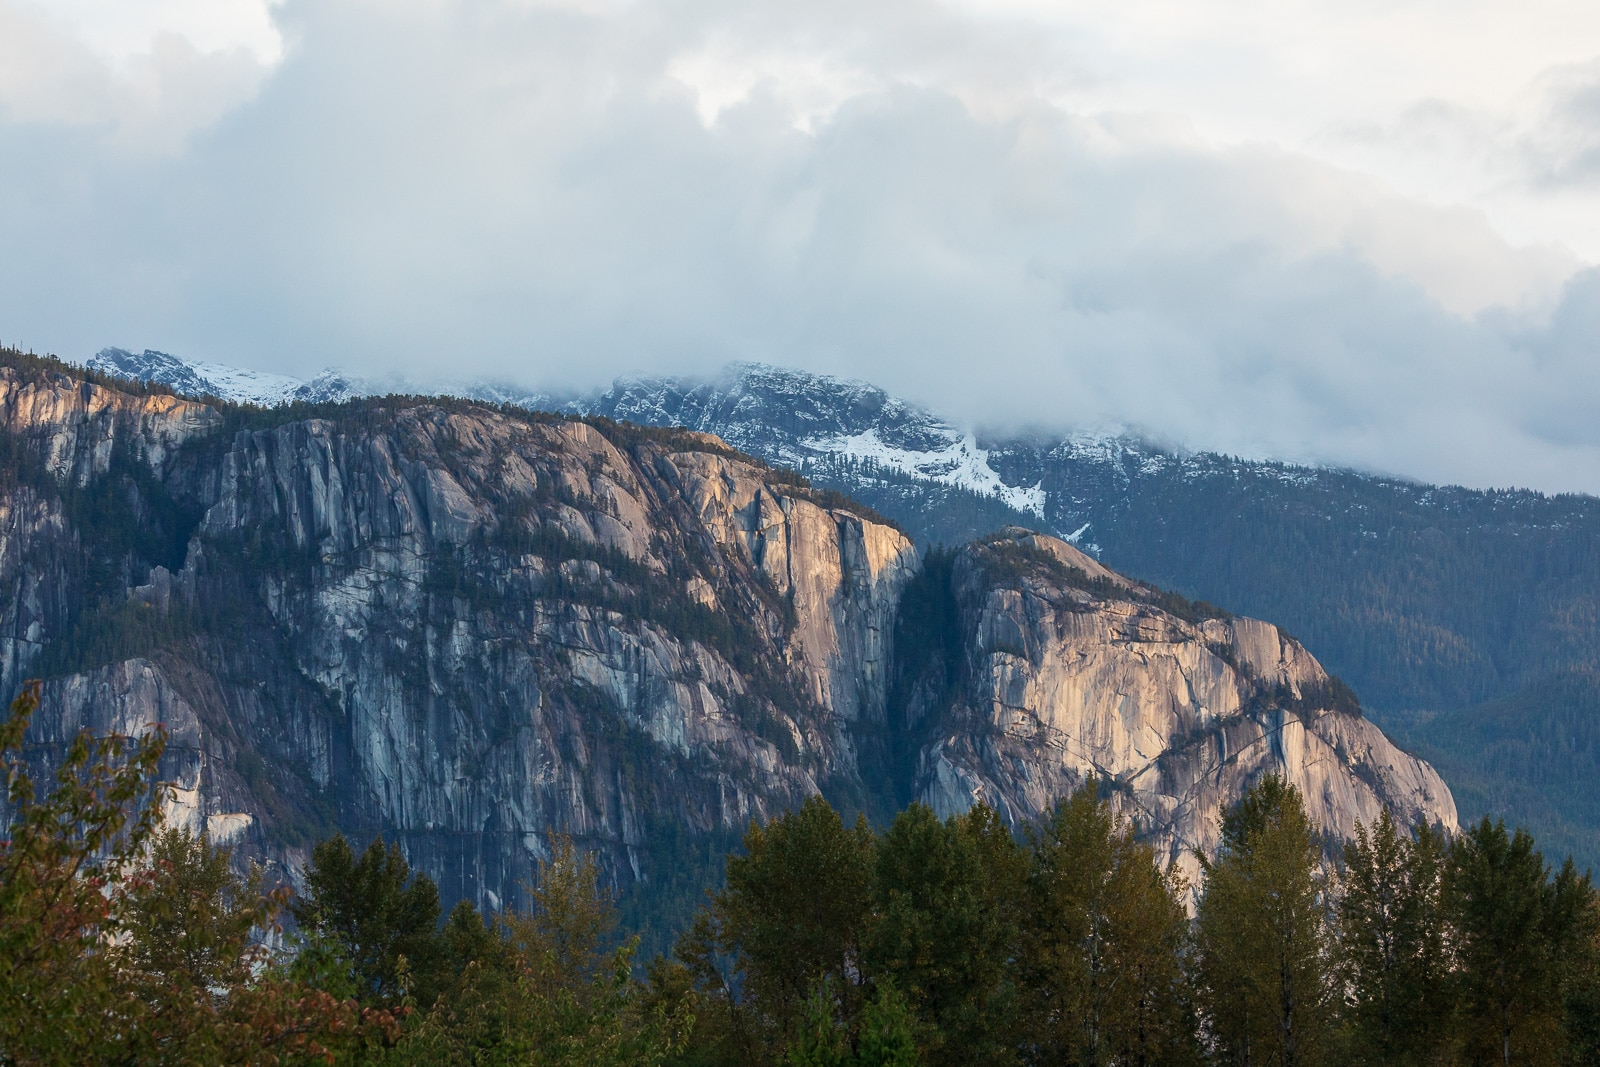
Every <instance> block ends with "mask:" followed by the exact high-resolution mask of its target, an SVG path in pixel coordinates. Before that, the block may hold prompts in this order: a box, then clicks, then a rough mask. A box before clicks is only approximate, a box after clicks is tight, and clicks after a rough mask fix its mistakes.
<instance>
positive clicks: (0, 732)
mask: <svg viewBox="0 0 1600 1067" xmlns="http://www.w3.org/2000/svg"><path fill="white" fill-rule="evenodd" d="M36 703H37V690H36V689H30V690H29V691H27V692H25V693H24V694H23V696H22V697H21V698H19V699H18V701H17V702H16V703H15V704H14V705H13V706H12V714H11V716H10V719H9V720H8V721H7V722H6V723H5V724H4V726H3V729H0V745H3V747H4V752H5V755H6V772H7V777H8V803H9V807H10V811H11V829H10V838H9V839H8V840H6V841H5V842H4V845H3V847H0V1062H3V1063H17V1064H35V1063H37V1064H69V1063H112V1062H118V1063H173V1064H215V1063H261V1064H288V1063H310V1062H322V1063H359V1064H382V1065H401V1064H514V1063H537V1064H573V1065H577V1064H660V1065H663V1067H665V1065H670V1064H676V1065H682V1067H690V1065H695V1067H712V1065H720V1064H774V1065H778V1064H790V1065H795V1067H801V1065H806V1067H813V1065H829V1067H841V1065H847V1064H848V1065H868V1064H871V1065H899V1067H910V1065H914V1064H926V1065H940V1064H951V1065H954V1064H1015V1065H1025V1064H1061V1063H1068V1064H1082V1065H1095V1067H1099V1065H1106V1067H1111V1065H1154V1064H1174V1065H1186V1064H1193V1065H1197V1067H1198V1065H1201V1064H1218V1065H1222V1064H1230V1065H1232V1064H1240V1065H1242V1064H1269V1065H1279V1067H1314V1065H1321V1064H1330V1065H1331V1064H1404V1065H1412V1064H1415V1065H1424V1064H1428V1065H1453V1064H1461V1065H1476V1064H1530V1065H1536V1064H1550V1065H1559V1064H1583V1063H1594V1062H1597V1059H1600V898H1597V894H1596V892H1595V890H1594V888H1593V887H1592V886H1591V885H1590V882H1589V879H1588V877H1587V876H1579V875H1578V873H1577V872H1576V870H1575V869H1574V868H1573V866H1572V864H1571V863H1570V861H1569V862H1568V863H1567V864H1565V865H1564V866H1563V867H1562V868H1561V869H1560V870H1558V871H1555V872H1552V871H1551V869H1550V868H1549V866H1548V865H1547V864H1546V863H1545V861H1544V859H1543V857H1542V856H1541V854H1540V853H1539V852H1538V850H1537V849H1536V848H1535V847H1534V843H1533V840H1532V838H1530V837H1529V836H1528V835H1527V834H1526V833H1525V832H1523V831H1521V830H1518V831H1516V832H1514V833H1512V832H1508V831H1507V830H1506V828H1505V827H1504V825H1503V824H1501V823H1494V822H1490V821H1488V820H1484V821H1483V822H1481V823H1480V824H1478V825H1477V826H1475V827H1472V828H1471V829H1470V830H1468V831H1466V832H1464V833H1462V834H1461V835H1459V836H1458V837H1456V838H1455V839H1454V840H1449V839H1447V838H1446V837H1445V836H1444V835H1442V834H1441V833H1439V832H1438V831H1437V830H1436V829H1433V828H1430V827H1427V826H1419V827H1416V828H1415V829H1414V830H1409V831H1408V830H1407V829H1405V828H1403V827H1399V826H1397V825H1396V824H1395V823H1394V821H1393V820H1392V819H1390V818H1389V817H1388V816H1387V815H1384V816H1383V817H1381V818H1380V819H1379V820H1378V821H1377V822H1376V823H1375V824H1374V825H1372V826H1364V827H1360V828H1359V829H1358V831H1357V833H1356V835H1355V839H1354V840H1353V841H1350V842H1347V843H1345V845H1344V848H1343V850H1342V853H1341V858H1340V860H1339V862H1338V863H1337V864H1334V863H1331V862H1330V861H1329V860H1328V859H1327V856H1328V852H1327V850H1326V849H1325V847H1324V841H1323V840H1322V838H1321V836H1320V835H1319V834H1318V833H1317V831H1316V830H1315V828H1314V827H1313V826H1312V825H1311V823H1310V821H1309V820H1308V818H1307V816H1306V811H1305V807H1304V804H1303V802H1302V800H1301V798H1300V796H1299V794H1298V793H1297V792H1296V791H1295V789H1294V788H1293V787H1292V786H1290V785H1288V784H1287V783H1285V782H1284V781H1282V780H1280V779H1277V778H1271V777H1268V778H1265V779H1262V780H1261V781H1259V782H1258V783H1257V784H1256V785H1255V786H1254V787H1253V788H1251V789H1250V790H1249V791H1248V792H1247V793H1246V794H1245V795H1244V797H1243V798H1242V799H1241V800H1240V801H1239V803H1238V804H1237V805H1235V807H1234V808H1233V809H1232V810H1230V811H1229V812H1228V814H1227V815H1226V817H1225V819H1224V822H1223V826H1222V844H1221V847H1220V848H1219V850H1218V852H1217V854H1216V855H1215V856H1213V857H1211V858H1210V859H1208V860H1206V861H1204V862H1203V863H1202V867H1201V878H1200V881H1199V883H1198V884H1197V885H1189V884H1186V883H1185V881H1184V880H1183V879H1182V877H1181V876H1179V875H1178V874H1177V873H1176V871H1175V870H1174V869H1173V868H1172V867H1171V866H1170V865H1168V864H1166V863H1164V862H1163V861H1162V858H1161V857H1159V856H1158V855H1157V854H1156V853H1155V852H1154V851H1153V849H1152V848H1151V846H1150V845H1149V844H1148V843H1147V842H1144V841H1142V840H1141V839H1140V838H1139V836H1138V834H1137V833H1136V828H1135V827H1133V826H1132V825H1130V824H1129V823H1127V822H1126V821H1125V820H1123V819H1122V818H1120V817H1119V816H1118V815H1117V814H1116V813H1115V812H1114V811H1113V809H1112V807H1111V805H1110V803H1109V802H1108V801H1107V800H1106V799H1105V798H1103V797H1102V796H1101V790H1100V789H1099V786H1098V783H1096V782H1094V781H1092V780H1091V781H1090V782H1089V783H1087V784H1086V785H1085V786H1084V788H1082V789H1080V790H1079V791H1078V792H1077V793H1075V794H1074V795H1072V796H1070V797H1067V798H1064V799H1062V800H1061V801H1060V803H1058V804H1057V806H1056V807H1055V809H1054V810H1053V811H1052V812H1051V814H1050V816H1049V817H1048V818H1046V819H1045V820H1044V821H1043V822H1042V823H1041V824H1040V825H1037V826H1034V827H1031V828H1028V829H1027V830H1026V832H1025V833H1024V835H1023V836H1022V837H1021V838H1020V839H1019V838H1018V837H1017V836H1015V835H1013V833H1012V832H1011V831H1010V830H1009V829H1008V828H1007V827H1006V826H1005V825H1004V823H1003V822H1002V821H1001V819H1000V818H999V816H998V815H997V814H996V813H995V812H994V811H992V810H991V809H989V808H986V807H983V806H978V807H975V808H973V809H971V810H970V811H967V812H965V813H963V814H960V815H954V816H951V817H949V818H946V819H939V818H938V817H937V816H936V815H935V814H934V813H933V812H932V811H931V810H930V809H928V808H927V807H925V806H923V805H920V804H913V805H911V806H910V807H908V808H906V809H905V810H904V811H902V812H901V813H900V814H899V815H898V816H897V817H896V818H895V819H894V820H893V821H892V823H891V824H890V825H889V826H888V827H887V828H885V829H883V830H881V831H875V830H873V829H872V828H871V827H869V826H868V824H867V823H866V821H865V820H864V819H863V818H859V817H858V818H857V820H856V821H855V822H854V824H847V823H846V822H845V821H844V820H843V819H841V818H840V816H839V814H838V813H837V812H836V811H835V810H834V809H833V808H831V807H830V806H829V805H828V804H827V803H826V802H824V801H823V800H821V799H820V798H814V799H812V800H810V801H808V802H807V803H806V804H805V805H803V806H802V807H801V808H800V809H799V810H797V811H793V812H790V813H788V814H786V815H783V816H780V817H778V818H776V819H774V820H772V821H771V822H769V823H767V824H766V825H759V824H752V826H751V827H750V829H749V831H748V833H747V834H746V836H745V841H744V848H743V850H742V852H741V853H739V854H736V855H734V856H732V857H731V858H729V860H728V861H727V869H726V878H725V881H724V883H723V885H722V888H721V889H720V890H718V891H717V892H715V893H712V894H711V895H710V896H709V897H708V898H707V901H706V904H705V906H704V908H703V909H702V910H701V912H700V913H699V915H698V916H697V917H696V918H695V920H694V921H693V923H692V925H691V926H690V927H689V928H688V929H687V930H686V931H685V932H684V933H683V935H682V936H681V937H680V938H679V940H678V942H677V946H676V950H675V952H674V956H673V957H672V958H666V957H658V958H657V959H655V961H654V962H652V963H650V964H649V965H648V966H647V967H640V966H639V965H638V962H637V961H636V959H635V951H636V946H637V944H638V939H637V937H628V936H622V935H620V934H619V933H618V931H617V912H616V910H615V909H614V907H613V906H612V903H611V901H610V900H609V899H608V897H607V895H606V893H605V892H604V890H603V889H602V887H601V885H600V877H599V874H600V872H599V869H598V867H597V866H596V864H595V863H594V861H593V858H592V857H590V856H586V855H583V854H581V853H579V852H578V851H577V850H576V849H575V848H574V847H573V845H572V844H571V843H570V842H567V841H563V840H560V839H557V840H556V841H555V842H554V845H553V848H552V852H551V855H550V856H549V857H548V859H547V860H546V861H545V862H544V863H542V864H541V865H540V870H539V874H538V878H537V880H536V884H535V885H533V886H532V887H530V898H531V900H530V904H529V905H528V907H527V908H526V909H523V910H515V911H509V912H503V913H499V914H492V915H488V916H485V915H482V914H480V913H479V912H478V911H477V910H476V909H475V908H474V907H472V905H471V904H469V903H465V902H463V903H461V904H458V905H457V906H456V907H455V908H454V909H453V910H452V911H451V912H450V913H449V914H448V915H447V916H445V915H442V914H441V908H440V902H439V895H438V892H437V890H436V888H435V887H434V884H433V883H432V882H431V881H430V880H429V879H428V878H427V876H426V875H422V874H419V873H415V872H413V871H411V870H410V868H409V866H408V864H407V862H406V860H405V858H404V856H403V855H402V854H401V852H400V851H399V849H398V848H396V847H395V846H393V845H388V844H385V843H384V842H383V841H382V840H376V841H373V842H372V843H371V844H370V845H369V846H368V847H367V848H366V849H364V850H363V851H361V852H359V853H358V852H357V851H356V850H355V849H354V848H352V847H351V845H350V844H349V843H348V842H347V841H346V840H345V839H344V838H342V837H334V838H332V839H330V840H326V841H323V842H322V843H321V844H319V845H318V846H317V847H316V848H315V849H314V850H313V853H312V855H311V861H310V863H309V865H308V866H307V869H306V871H305V877H304V889H303V891H302V892H301V893H300V894H299V895H297V896H295V895H292V894H291V893H290V892H289V891H288V890H287V889H286V888H279V889H274V890H270V891H268V890H266V888H265V887H264V886H263V885H262V884H261V879H260V876H259V874H258V873H254V872H252V873H250V874H248V875H245V876H241V875H240V874H239V873H238V871H237V870H236V869H235V867H234V865H233V864H232V862H231V857H230V855H229V853H228V851H227V849H225V848H222V847H218V846H216V845H214V844H212V843H211V842H209V841H207V840H206V839H205V838H203V837H196V836H193V835H191V834H189V833H188V832H187V831H182V830H173V829H170V828H164V827H162V826H161V824H160V818H159V815H158V812H159V808H158V807H157V806H156V805H155V804H154V803H153V800H154V799H155V787H154V786H153V785H152V778H153V772H154V768H155V764H156V760H157V759H158V758H159V756H160V753H161V750H162V744H163V739H162V737H161V735H160V733H159V732H155V733H152V734H150V735H147V736H145V737H143V738H134V739H107V740H98V741H97V740H94V739H91V738H89V737H87V736H84V737H81V738H79V740H78V741H77V742H76V744H75V745H74V746H73V748H72V750H71V752H70V754H69V756H68V758H67V760H66V761H65V762H64V763H63V764H62V766H61V768H60V769H59V770H58V772H57V773H56V775H55V782H54V787H53V789H52V791H51V792H50V794H49V795H48V796H46V797H43V798H38V797H36V796H35V795H34V791H33V787H32V784H31V781H30V779H29V777H28V775H27V773H26V771H25V769H24V767H23V765H22V763H21V762H20V757H19V756H18V753H19V751H20V745H21V739H22V734H23V731H24V729H25V728H26V724H27V722H28V718H29V715H30V713H31V712H32V710H33V709H34V707H35V706H36ZM1191 904H1192V905H1193V914H1192V916H1191V914H1190V911H1189V906H1190V905H1191ZM285 913H288V914H291V915H292V916H293V917H294V919H295V925H294V929H293V930H292V931H290V932H288V933H284V932H283V930H282V927H281V926H280V925H279V922H280V919H281V918H282V917H283V916H284V915H285Z"/></svg>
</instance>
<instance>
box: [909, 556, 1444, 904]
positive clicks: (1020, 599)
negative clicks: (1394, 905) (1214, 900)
mask: <svg viewBox="0 0 1600 1067" xmlns="http://www.w3.org/2000/svg"><path fill="white" fill-rule="evenodd" d="M950 586H951V589H950V592H951V595H952V596H953V598H954V599H955V601H956V607H957V610H956V611H955V612H954V617H955V618H957V619H958V620H959V622H958V625H959V627H960V644H961V647H962V648H963V649H964V650H965V655H966V660H965V662H964V664H963V671H962V673H961V681H960V682H959V683H958V684H957V685H956V686H955V687H954V690H953V691H947V692H944V693H940V692H937V691H936V690H934V689H932V688H930V687H926V686H925V687H924V688H923V690H922V692H921V694H919V697H918V699H917V701H915V702H914V704H913V707H912V708H911V709H910V715H911V717H912V718H913V719H921V718H926V720H927V723H926V725H925V726H924V728H923V729H924V731H925V733H924V736H925V740H924V745H923V747H922V749H921V752H920V761H919V765H918V781H917V786H918V792H919V795H920V796H921V798H922V799H923V800H925V801H926V802H927V803H928V804H929V805H930V806H932V807H933V808H934V810H935V811H938V812H940V813H941V814H942V813H948V812H952V811H959V810H964V809H966V808H967V807H969V806H970V805H972V804H973V803H974V802H977V801H982V802H985V803H988V804H990V805H991V806H993V807H995V808H997V809H998V810H999V811H1000V812H1001V813H1002V814H1003V815H1005V816H1006V817H1007V818H1008V819H1009V820H1010V821H1012V822H1013V823H1023V822H1026V821H1028V820H1031V819H1034V818H1037V817H1038V816H1039V815H1040V814H1042V813H1043V812H1044V811H1045V810H1046V809H1047V808H1048V807H1049V806H1050V805H1051V804H1053V803H1054V801H1055V799H1056V798H1057V797H1059V796H1061V795H1063V794H1064V793H1067V792H1070V791H1071V790H1072V789H1074V788H1076V787H1077V786H1078V785H1080V784H1082V783H1083V781H1084V780H1085V779H1086V778H1087V777H1088V776H1089V775H1094V776H1096V777H1097V778H1098V779H1099V780H1100V781H1101V782H1102V783H1103V784H1104V786H1105V787H1106V788H1108V789H1109V790H1111V793H1112V796H1113V797H1114V798H1115V799H1116V801H1117V803H1118V805H1119V806H1120V807H1121V808H1122V810H1123V811H1124V812H1126V813H1127V814H1128V815H1129V816H1131V817H1133V818H1135V819H1137V820H1138V821H1139V822H1140V824H1141V825H1143V826H1145V827H1146V828H1148V829H1149V830H1150V831H1151V832H1152V833H1153V835H1154V836H1155V838H1156V840H1157V841H1158V842H1159V845H1160V847H1161V848H1162V849H1164V850H1165V851H1166V852H1167V854H1168V855H1169V857H1170V859H1171V860H1173V861H1176V862H1178V863H1179V864H1180V866H1182V867H1184V868H1186V869H1187V870H1188V871H1189V872H1190V873H1191V874H1192V873H1194V872H1195V870H1197V863H1196V861H1195V859H1194V852H1195V850H1197V849H1198V850H1200V851H1203V852H1207V853H1209V852H1211V851H1212V850H1213V849H1215V847H1216V845H1217V843H1218V837H1219V817H1220V815H1221V813H1222V811H1223V810H1224V809H1225V807H1226V806H1227V805H1228V804H1230V803H1231V802H1232V801H1233V800H1234V799H1236V798H1237V797H1238V796H1239V794H1240V792H1241V791H1242V790H1243V789H1244V788H1245V787H1246V786H1248V784H1249V783H1250V782H1252V781H1254V780H1256V779H1257V778H1259V777H1261V776H1262V775H1263V774H1268V773H1271V774H1278V775H1282V776H1283V777H1285V778H1287V779H1288V780H1289V781H1290V782H1292V783H1293V784H1294V785H1296V786H1297V787H1298V788H1299V789H1300V791H1301V792H1302V793H1303V794H1304V795H1305V798H1306V801H1307V805H1308V808H1309V809H1310V814H1311V816H1312V818H1313V820H1314V821H1315V822H1316V823H1317V824H1318V825H1319V826H1320V827H1322V828H1323V829H1324V830H1326V831H1329V832H1331V833H1332V834H1334V835H1337V836H1339V837H1349V836H1350V835H1351V834H1352V833H1353V830H1354V825H1355V822H1356V821H1357V820H1360V821H1362V822H1366V823H1370V822H1371V821H1372V820H1374V819H1375V818H1376V817H1377V816H1378V813H1379V812H1380V811H1381V810H1382V809H1383V808H1385V807H1387V808H1389V809H1390V810H1391V811H1392V812H1394V814H1395V815H1396V817H1397V818H1399V819H1400V820H1402V821H1403V822H1405V823H1415V822H1416V821H1418V820H1422V821H1425V822H1428V823H1430V824H1432V825H1435V826H1441V827H1443V828H1444V829H1446V830H1454V829H1455V828H1456V810H1455V803H1454V801H1453V800H1452V799H1451V796H1450V791H1449V790H1448V789H1447V788H1446V787H1445V784H1444V782H1443V781H1442V780H1441V779H1440V778H1439V776H1438V774H1436V773H1435V772H1434V770H1433V769H1432V768H1431V767H1429V766H1428V765H1427V764H1426V763H1423V762H1422V761H1421V760H1418V759H1416V758H1415V757H1412V756H1409V755H1406V754H1405V753H1403V752H1401V751H1399V750H1398V749H1396V748H1395V747H1394V745H1392V744H1391V743H1390V742H1389V741H1388V739H1387V738H1385V737H1384V736H1383V734H1382V732H1381V731H1379V730H1378V728H1377V727H1376V726H1374V725H1373V724H1372V723H1371V722H1369V721H1367V720H1366V719H1364V718H1362V717H1361V715H1360V712H1359V707H1358V705H1357V704H1356V703H1355V700H1354V697H1353V694H1351V693H1350V692H1349V691H1348V690H1347V689H1345V688H1344V687H1343V686H1342V684H1341V683H1339V682H1337V681H1336V680H1334V679H1332V678H1330V677H1329V676H1328V674H1327V673H1326V672H1325V671H1324V670H1323V669H1322V666H1321V664H1319V663H1318V662H1317V661H1316V659H1315V658H1314V657H1313V656H1312V655H1311V654H1310V653H1309V652H1307V651H1306V650H1305V648H1303V647H1302V646H1301V645H1300V644H1299V642H1297V641H1295V640H1294V639H1293V638H1290V637H1288V636H1286V635H1285V634H1283V633H1282V632H1281V631H1280V630H1279V629H1278V628H1277V627H1275V626H1272V625H1270V624H1269V623H1265V622H1261V621H1259V620H1256V619H1245V618H1237V617H1233V616H1228V615H1226V614H1225V613H1222V612H1220V611H1217V610H1216V609H1213V608H1210V607H1209V606H1208V605H1195V604H1191V603H1189V602H1187V601H1183V600H1182V599H1181V598H1177V597H1173V596H1171V595H1168V594H1160V593H1158V592H1156V591H1154V590H1151V589H1149V588H1146V587H1142V586H1139V585H1137V584H1136V583H1132V582H1129V581H1127V580H1126V579H1124V578H1121V577H1120V576H1118V575H1115V574H1112V573H1111V572H1110V571H1107V570H1106V569H1105V568H1104V567H1102V566H1100V565H1099V564H1098V563H1096V562H1095V561H1094V560H1093V559H1091V558H1090V557H1088V556H1086V555H1084V554H1083V553H1082V552H1079V551H1078V550H1077V549H1075V548H1073V547H1072V546H1071V545H1069V544H1067V543H1065V542H1064V541H1060V540H1058V539H1056V538H1053V537H1046V536H1042V535H1038V534H1033V533H1030V532H1028V531H1026V530H1020V529H1012V530H1007V531H1004V532H1002V533H1001V534H998V535H995V536H992V537H990V538H988V539H985V540H984V541H981V542H978V543H975V544H973V545H970V546H968V547H967V548H965V549H964V550H962V552H961V553H960V554H959V555H958V556H957V557H956V559H955V561H954V564H953V566H952V568H951V576H950ZM941 698H942V704H941V703H940V700H941Z"/></svg>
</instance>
